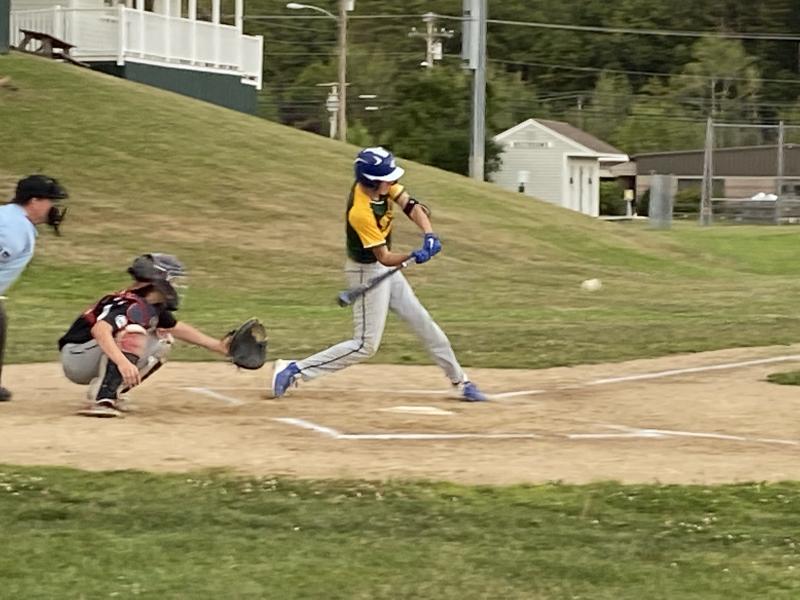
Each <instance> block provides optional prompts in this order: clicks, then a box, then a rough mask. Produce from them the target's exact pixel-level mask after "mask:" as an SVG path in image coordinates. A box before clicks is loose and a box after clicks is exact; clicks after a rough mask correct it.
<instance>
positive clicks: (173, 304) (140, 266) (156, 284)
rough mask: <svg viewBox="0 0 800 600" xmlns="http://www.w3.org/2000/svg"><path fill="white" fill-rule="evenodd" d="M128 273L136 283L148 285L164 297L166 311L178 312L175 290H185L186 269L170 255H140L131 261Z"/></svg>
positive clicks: (178, 300)
mask: <svg viewBox="0 0 800 600" xmlns="http://www.w3.org/2000/svg"><path fill="white" fill-rule="evenodd" d="M128 273H129V274H130V276H131V277H133V278H134V279H135V280H136V281H139V282H142V283H150V284H151V285H152V286H153V288H155V289H156V290H158V291H159V292H161V294H162V295H163V296H164V299H165V303H166V306H167V310H170V311H175V310H178V305H179V304H180V297H179V295H178V290H177V289H176V288H185V287H186V285H185V284H184V283H183V280H184V279H185V277H186V269H185V268H184V266H183V263H182V262H181V261H180V260H178V258H177V257H175V256H173V255H172V254H162V253H158V252H154V253H151V254H142V255H141V256H137V257H136V258H135V259H134V260H133V264H131V266H130V267H128Z"/></svg>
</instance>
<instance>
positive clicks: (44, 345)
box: [0, 54, 800, 367]
mask: <svg viewBox="0 0 800 600" xmlns="http://www.w3.org/2000/svg"><path fill="white" fill-rule="evenodd" d="M0 74H3V75H10V76H11V77H12V79H13V82H14V84H15V85H16V86H17V87H18V88H19V90H18V91H16V92H14V91H11V90H10V89H9V88H3V89H0V137H2V139H4V140H13V143H9V144H8V145H7V148H6V150H7V151H5V152H2V153H0V186H4V189H7V190H8V192H7V193H8V194H10V191H11V186H12V184H13V182H14V181H15V180H16V179H17V178H18V177H20V176H21V175H24V174H26V173H28V172H31V171H39V170H44V171H46V172H48V173H50V174H52V175H54V176H56V177H59V178H60V179H62V180H63V182H64V183H65V184H66V185H67V186H68V188H69V190H70V191H71V193H72V196H73V198H72V200H70V204H71V206H72V211H71V213H70V216H69V220H68V221H67V222H66V223H65V227H64V231H65V236H64V237H63V238H61V239H56V238H54V237H53V236H52V235H50V234H47V233H43V235H42V236H41V237H40V238H39V252H38V254H37V256H36V258H35V259H34V262H33V264H32V266H31V267H30V269H29V270H28V271H27V272H26V273H25V275H24V276H23V278H22V280H21V281H20V282H19V284H18V285H17V286H16V288H15V289H13V290H12V293H11V300H10V301H9V306H8V308H9V313H10V327H11V331H10V349H9V359H10V360H11V361H32V360H53V359H55V358H56V353H55V340H56V339H57V337H58V335H59V334H60V333H61V332H63V331H64V330H65V329H66V327H67V326H68V324H69V323H70V322H71V320H72V319H73V318H74V317H75V316H76V315H77V314H78V313H79V312H80V311H81V310H83V309H84V308H85V307H86V306H87V305H88V304H89V303H90V302H91V301H93V300H94V299H95V298H96V297H97V296H98V295H99V294H101V293H103V292H105V291H107V290H109V289H115V288H117V287H119V286H121V285H122V284H123V283H124V282H125V276H124V268H125V266H126V265H127V263H128V262H129V261H130V260H131V259H132V258H133V257H134V256H135V255H137V254H139V253H141V252H145V251H167V252H173V253H175V254H178V255H179V256H180V257H181V258H182V259H183V260H184V261H185V262H186V263H187V264H188V265H189V267H190V268H191V270H192V272H193V276H192V281H191V288H190V290H189V294H188V296H187V297H186V301H185V308H184V309H182V310H181V312H180V313H179V315H180V316H182V318H184V319H185V320H187V321H189V322H192V323H195V324H198V325H200V326H202V327H204V328H207V329H208V330H209V331H210V332H211V333H214V334H222V333H223V332H225V331H226V330H228V329H229V328H230V327H231V326H232V325H233V324H234V323H235V322H236V321H237V320H239V319H241V318H245V317H248V316H251V315H256V316H259V317H261V318H262V319H263V320H264V321H265V322H266V323H267V325H268V328H269V330H270V344H271V352H272V354H273V355H284V356H294V357H300V356H302V355H304V354H306V353H310V352H313V351H315V350H318V349H320V348H322V347H324V346H325V345H327V344H329V343H333V342H336V341H339V340H341V339H343V338H344V337H346V336H348V335H349V334H350V327H351V324H350V317H349V314H348V312H347V311H343V310H341V309H339V308H338V307H336V305H335V303H334V301H333V299H334V298H335V296H336V292H337V291H338V290H339V289H340V288H341V287H342V285H343V283H342V275H341V266H342V263H343V261H344V255H343V249H342V248H343V237H344V235H343V223H342V220H343V210H344V202H345V196H346V194H347V191H348V189H349V185H350V182H351V167H352V156H353V154H354V152H355V150H356V149H355V148H353V147H350V146H346V145H343V144H341V143H338V142H334V141H331V140H328V139H326V138H323V137H319V136H315V135H311V134H306V133H303V132H299V131H296V130H293V129H290V128H286V127H282V126H279V125H276V124H273V123H269V122H266V121H263V120H259V119H256V118H254V117H248V116H245V115H241V114H238V113H235V112H232V111H227V110H224V109H221V108H219V107H215V106H212V105H209V104H204V103H201V102H198V101H194V100H191V99H189V98H184V97H181V96H177V95H173V94H170V93H167V92H162V91H159V90H156V89H153V88H148V87H145V86H141V85H137V84H133V83H130V82H126V81H120V80H117V79H113V78H111V77H107V76H103V75H100V74H97V73H94V72H91V71H88V70H82V69H78V68H74V67H71V66H66V65H60V64H56V63H53V62H48V61H44V60H41V59H37V58H34V57H30V56H23V55H18V54H11V55H10V56H7V57H0ZM406 166H407V167H408V177H407V182H406V183H407V184H408V186H409V188H410V189H411V190H412V191H413V192H414V193H415V195H416V196H418V197H419V198H421V199H424V200H425V201H426V202H428V203H430V204H431V205H432V207H433V216H434V222H435V225H436V228H437V230H438V231H439V233H440V234H441V236H442V239H443V242H444V249H445V250H444V253H443V254H442V255H441V256H440V257H437V258H436V260H434V261H431V263H429V264H426V265H424V266H421V267H419V268H414V269H413V270H410V271H409V273H408V276H409V278H410V279H411V280H412V283H413V284H414V286H415V289H416V290H417V292H418V295H419V296H420V298H421V299H422V300H423V302H424V303H425V305H426V306H427V307H428V309H429V310H430V311H431V313H432V314H433V315H434V317H435V318H436V319H437V321H438V322H439V323H440V324H441V325H442V326H443V328H444V329H445V331H446V332H447V333H448V335H449V336H450V337H451V339H452V341H453V344H454V346H455V348H456V351H457V353H458V355H459V356H460V358H461V359H462V361H463V362H464V363H465V364H466V365H479V366H507V367H542V366H551V365H566V364H576V363H586V362H600V361H610V360H622V359H627V358H634V357H640V356H658V355H663V354H668V353H674V352H691V351H700V350H709V349H716V348H723V347H731V346H748V345H765V344H785V343H790V342H794V341H796V339H797V333H796V332H797V331H798V326H800V321H798V317H797V312H796V298H797V297H798V295H799V294H800V279H798V277H797V275H798V271H800V263H798V261H796V260H795V259H794V257H795V254H796V248H797V233H796V230H794V229H790V228H755V227H749V228H748V227H724V228H719V229H712V230H700V229H698V228H696V227H692V226H681V227H678V228H676V230H674V231H672V232H653V231H648V230H646V229H641V228H636V227H625V226H621V225H618V224H609V223H602V222H597V221H595V220H593V219H589V218H586V217H583V216H581V215H578V214H575V213H572V212H569V211H565V210H561V209H557V208H555V207H552V206H550V205H548V204H546V203H541V202H535V201H532V200H530V199H528V198H524V197H522V196H521V195H519V194H512V193H506V192H503V191H501V190H499V189H498V188H496V187H495V186H492V185H488V184H481V185H477V184H475V183H473V182H471V181H469V180H467V179H465V178H462V177H458V176H456V175H452V174H450V173H445V172H442V171H438V170H435V169H431V168H427V167H423V166H420V165H415V164H413V163H406ZM401 220H402V219H401ZM399 229H400V231H399V233H398V236H397V244H396V245H397V246H398V247H400V248H411V247H412V245H414V244H417V243H419V241H418V240H419V238H418V235H417V234H416V233H415V232H414V231H413V228H412V227H410V226H409V225H407V224H405V223H401V224H400V227H399ZM591 277H599V278H601V279H602V280H603V283H604V287H603V290H602V291H601V292H599V293H596V294H587V293H581V292H580V290H579V285H580V282H581V281H582V280H583V279H587V278H591ZM178 357H179V358H185V359H199V358H205V357H206V354H204V353H202V352H200V351H193V350H182V351H181V352H179V353H178ZM375 360H377V361H383V362H410V363H419V362H428V361H429V359H428V357H427V355H426V353H425V351H424V350H423V349H422V348H421V347H420V346H419V344H418V343H417V341H416V340H415V339H413V337H412V336H411V335H410V334H408V333H407V332H406V331H405V330H404V329H403V327H402V325H401V324H399V323H397V322H396V321H393V320H392V321H390V325H389V327H388V329H387V332H386V336H385V343H384V344H383V346H382V349H381V351H380V353H379V355H378V357H377V358H376V359H375Z"/></svg>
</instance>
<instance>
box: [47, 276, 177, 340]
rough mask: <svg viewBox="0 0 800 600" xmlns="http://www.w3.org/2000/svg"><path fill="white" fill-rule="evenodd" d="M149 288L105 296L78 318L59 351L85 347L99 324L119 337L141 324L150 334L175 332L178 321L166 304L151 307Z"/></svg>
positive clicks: (68, 331)
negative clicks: (107, 325)
mask: <svg viewBox="0 0 800 600" xmlns="http://www.w3.org/2000/svg"><path fill="white" fill-rule="evenodd" d="M148 291H149V288H148V287H143V288H137V289H127V290H122V291H119V292H114V293H113V294H108V295H107V296H103V297H102V298H100V300H98V301H97V303H96V304H95V305H94V306H92V307H91V308H89V309H87V310H85V311H84V312H83V313H82V314H81V316H79V317H78V318H77V319H75V322H74V323H73V324H72V325H71V326H70V328H69V329H68V330H67V332H66V333H65V334H64V335H63V336H62V337H61V339H60V340H58V349H59V350H61V349H62V348H63V347H64V346H65V345H66V344H83V343H86V342H88V341H89V340H91V339H92V327H94V325H95V323H97V322H98V321H105V322H106V323H108V324H109V325H111V329H112V334H113V335H116V334H117V332H119V331H120V330H121V329H124V328H125V327H126V326H127V325H141V326H142V327H144V328H145V329H146V330H148V331H154V330H155V329H156V328H158V329H172V328H173V327H175V325H177V323H178V321H177V320H176V319H175V317H174V316H173V314H172V312H170V311H168V310H167V309H166V307H165V306H164V305H161V304H150V303H149V302H147V301H145V299H144V296H145V295H146V294H147V292H148Z"/></svg>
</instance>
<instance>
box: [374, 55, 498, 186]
mask: <svg viewBox="0 0 800 600" xmlns="http://www.w3.org/2000/svg"><path fill="white" fill-rule="evenodd" d="M469 90H470V86H469V79H468V77H467V76H466V75H465V74H464V73H463V72H461V71H460V70H455V69H448V68H444V67H441V66H440V67H437V68H435V69H426V70H424V71H417V72H415V73H413V74H409V75H407V76H406V77H404V78H403V79H402V81H400V82H399V83H398V84H397V87H396V88H395V94H396V97H397V100H398V103H397V104H396V105H395V106H394V108H393V110H392V115H391V121H390V122H387V123H386V129H385V131H384V133H383V134H382V135H381V136H380V141H381V143H382V144H384V145H386V146H388V147H390V148H391V149H392V150H393V151H394V152H395V153H397V154H399V155H401V156H403V157H406V158H410V159H412V160H416V161H419V162H423V163H425V164H428V165H433V166H435V167H439V168H440V169H445V170H447V171H452V172H454V173H461V174H467V172H468V170H469V148H470V134H469V132H470V105H469ZM498 155H499V148H498V147H497V146H496V145H495V144H494V143H491V142H489V143H487V154H486V159H487V160H486V162H487V175H488V174H489V172H491V169H493V168H497V166H498V162H497V157H498Z"/></svg>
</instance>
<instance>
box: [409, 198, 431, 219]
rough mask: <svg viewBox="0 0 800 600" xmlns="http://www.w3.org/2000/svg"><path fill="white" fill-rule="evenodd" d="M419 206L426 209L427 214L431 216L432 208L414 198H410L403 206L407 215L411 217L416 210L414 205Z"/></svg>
mask: <svg viewBox="0 0 800 600" xmlns="http://www.w3.org/2000/svg"><path fill="white" fill-rule="evenodd" d="M415 206H419V207H420V208H421V209H422V210H424V211H425V214H426V215H428V216H429V217H430V216H431V209H430V208H428V207H427V206H425V205H424V204H423V203H422V202H419V201H417V200H416V199H414V198H409V199H408V202H406V205H405V206H404V207H403V212H404V213H406V216H408V217H410V216H411V213H412V212H414V207H415Z"/></svg>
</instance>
